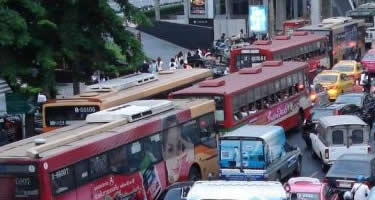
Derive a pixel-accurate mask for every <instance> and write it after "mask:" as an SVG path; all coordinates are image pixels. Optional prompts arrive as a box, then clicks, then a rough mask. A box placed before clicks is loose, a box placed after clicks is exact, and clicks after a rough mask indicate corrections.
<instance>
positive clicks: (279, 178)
mask: <svg viewBox="0 0 375 200" xmlns="http://www.w3.org/2000/svg"><path fill="white" fill-rule="evenodd" d="M275 181H277V182H280V183H281V173H280V172H277V173H276V178H275Z"/></svg>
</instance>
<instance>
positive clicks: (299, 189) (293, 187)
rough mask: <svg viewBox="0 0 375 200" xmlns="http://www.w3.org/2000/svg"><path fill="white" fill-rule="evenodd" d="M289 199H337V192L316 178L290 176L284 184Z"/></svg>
mask: <svg viewBox="0 0 375 200" xmlns="http://www.w3.org/2000/svg"><path fill="white" fill-rule="evenodd" d="M284 189H285V191H286V192H287V195H288V197H289V199H309V200H310V199H311V200H337V199H338V194H337V193H335V191H334V190H333V188H332V187H330V186H329V185H328V184H327V183H322V182H320V181H319V179H317V178H310V177H296V178H290V179H289V181H288V182H287V183H286V184H285V185H284Z"/></svg>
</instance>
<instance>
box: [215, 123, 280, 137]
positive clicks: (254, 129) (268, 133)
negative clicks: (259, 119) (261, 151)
mask: <svg viewBox="0 0 375 200" xmlns="http://www.w3.org/2000/svg"><path fill="white" fill-rule="evenodd" d="M280 134H284V129H283V128H282V127H280V126H264V125H244V126H241V127H240V128H238V129H236V130H234V131H231V132H229V133H227V134H225V135H224V136H222V137H221V138H223V139H226V138H234V137H238V138H240V137H256V138H262V139H264V140H269V139H270V138H273V137H275V136H278V135H280Z"/></svg>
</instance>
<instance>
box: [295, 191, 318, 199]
mask: <svg viewBox="0 0 375 200" xmlns="http://www.w3.org/2000/svg"><path fill="white" fill-rule="evenodd" d="M291 197H292V198H291V199H296V200H320V194H319V193H307V192H298V193H292V194H291ZM293 197H296V198H293Z"/></svg>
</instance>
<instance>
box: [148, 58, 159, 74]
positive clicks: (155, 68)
mask: <svg viewBox="0 0 375 200" xmlns="http://www.w3.org/2000/svg"><path fill="white" fill-rule="evenodd" d="M157 72H158V65H157V63H156V60H152V63H151V65H150V73H152V74H156V73H157Z"/></svg>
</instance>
